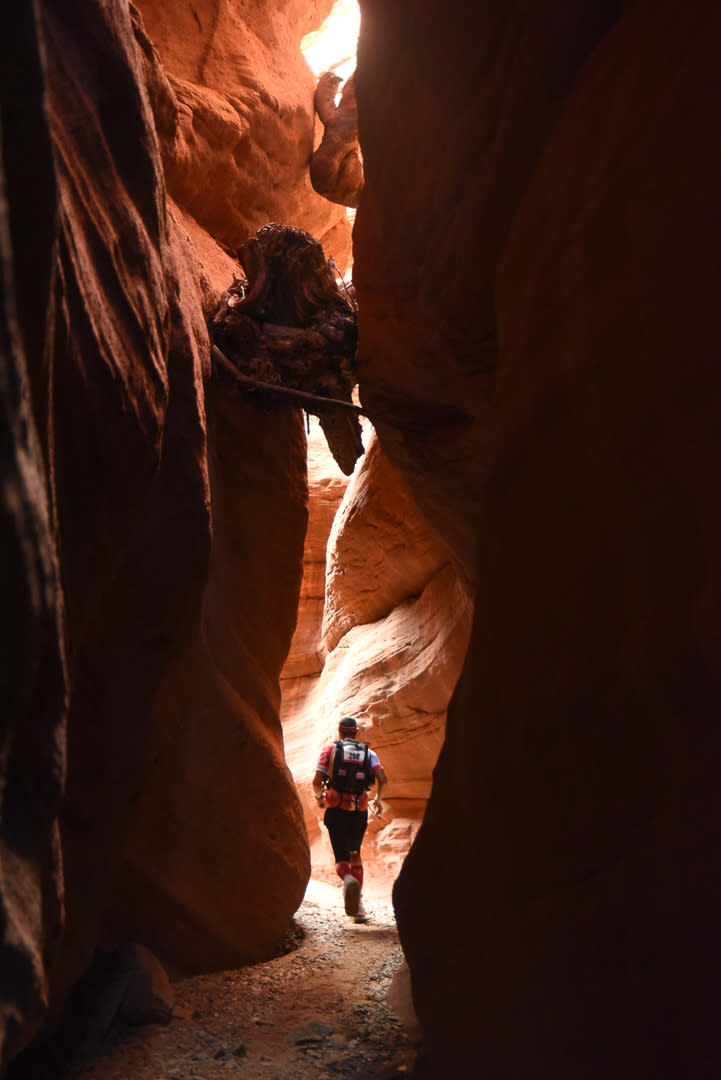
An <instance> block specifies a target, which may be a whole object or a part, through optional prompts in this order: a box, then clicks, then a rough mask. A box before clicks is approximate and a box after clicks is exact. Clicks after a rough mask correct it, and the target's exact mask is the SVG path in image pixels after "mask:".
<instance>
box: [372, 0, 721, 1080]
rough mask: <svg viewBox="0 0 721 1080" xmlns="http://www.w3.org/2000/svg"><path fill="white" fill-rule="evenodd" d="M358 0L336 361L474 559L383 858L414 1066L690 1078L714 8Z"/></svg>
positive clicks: (700, 1017)
mask: <svg viewBox="0 0 721 1080" xmlns="http://www.w3.org/2000/svg"><path fill="white" fill-rule="evenodd" d="M362 14H363V23H362V29H361V41H360V44H359V56H358V67H357V73H356V86H357V95H358V102H359V122H360V135H361V145H362V148H363V155H364V164H365V189H364V195H363V199H362V202H361V206H360V209H359V211H358V217H357V223H356V250H355V260H356V261H355V281H356V285H357V288H358V297H359V308H360V325H359V332H360V341H361V376H360V378H361V392H362V396H363V401H364V403H365V404H366V405H367V406H369V407H370V411H371V415H372V418H373V421H374V423H375V425H376V428H377V431H378V433H379V437H380V441H381V443H382V445H383V447H384V449H385V450H386V453H387V454H388V456H389V457H390V459H391V460H392V461H393V462H394V464H395V465H396V466H397V467H398V468H400V469H401V471H402V472H403V474H404V476H405V478H406V480H407V481H408V483H409V484H410V486H411V488H412V490H413V492H414V494H415V495H416V497H417V499H418V502H419V504H420V505H421V506H422V507H423V509H424V511H425V512H426V514H427V515H428V517H429V519H430V520H431V522H432V523H433V524H434V525H435V527H436V528H437V529H438V531H439V532H440V533H441V535H442V536H443V537H444V538H445V539H446V540H447V541H448V542H449V543H450V544H451V546H452V547H453V549H454V551H456V552H457V554H458V555H459V557H460V558H462V559H463V560H464V561H465V563H466V565H467V566H468V567H469V569H470V572H471V573H472V574H473V576H474V577H475V579H476V581H477V587H478V591H477V598H476V605H475V619H474V631H473V635H472V640H471V644H470V646H469V652H468V659H467V663H466V666H465V669H464V673H463V675H462V677H461V680H460V683H459V686H458V689H457V691H456V694H455V696H454V698H453V700H452V702H451V705H450V708H449V713H448V721H447V729H446V740H445V744H444V747H443V750H442V752H441V756H440V761H439V764H438V766H437V768H436V771H435V774H434V783H433V792H432V795H431V799H430V802H429V806H428V811H427V814H426V818H425V820H424V824H423V826H422V827H421V830H420V833H419V835H418V838H417V840H416V843H415V844H414V846H413V848H412V849H411V852H410V855H409V857H408V859H407V860H406V863H405V866H404V869H403V871H402V873H401V876H400V879H399V881H398V883H397V886H396V889H395V901H396V907H397V916H398V923H399V928H400V931H401V937H402V941H403V945H404V948H405V950H406V953H407V957H408V961H409V964H410V968H411V972H412V980H413V993H414V1000H415V1005H416V1009H417V1011H418V1014H419V1018H420V1021H421V1024H422V1027H423V1032H424V1047H425V1068H426V1074H427V1075H429V1076H433V1077H446V1076H508V1077H521V1076H524V1077H525V1076H531V1075H534V1076H535V1075H540V1074H543V1075H553V1076H557V1077H568V1078H569V1080H579V1078H581V1077H584V1078H591V1077H594V1078H599V1080H600V1078H607V1077H609V1076H622V1077H628V1078H629V1080H630V1078H631V1077H634V1078H636V1077H638V1076H662V1077H668V1078H672V1077H679V1076H694V1077H704V1078H706V1077H708V1078H709V1080H710V1078H711V1077H713V1076H715V1075H717V1074H718V1072H719V1067H720V1066H721V1060H720V1055H719V1048H718V1041H717V1039H716V1035H715V1029H716V1015H717V1013H718V1009H719V1004H720V1002H719V980H718V974H717V973H718V969H719V961H720V960H721V956H720V955H719V952H720V950H719V942H720V941H721V937H720V935H719V932H718V903H717V897H718V895H719V885H720V884H721V872H720V871H721V865H720V857H719V846H718V837H719V826H720V825H721V821H720V820H719V802H718V791H719V785H718V776H717V768H716V763H717V762H718V760H719V750H720V749H721V747H720V746H719V741H720V738H719V724H718V715H719V704H720V687H719V671H721V655H720V653H719V641H720V640H721V639H720V638H719V633H718V611H719V599H720V598H719V576H718V551H719V532H720V530H721V511H720V506H721V504H720V503H719V499H718V493H717V492H718V477H719V475H720V470H719V465H720V464H721V462H720V461H719V447H720V445H721V444H720V443H719V438H718V420H717V418H718V415H719V403H720V402H719V398H720V395H719V389H720V386H719V372H718V363H717V358H718V355H719V344H720V343H719V320H718V317H717V314H718V311H719V309H720V308H721V295H719V286H720V279H719V274H718V257H717V251H716V241H715V237H716V235H717V233H718V229H719V224H721V223H720V222H719V208H720V206H721V203H720V202H719V199H718V191H719V189H720V181H721V176H720V175H719V165H720V164H721V162H720V159H719V154H718V150H717V147H716V140H715V135H714V133H715V131H716V130H717V128H718V125H719V119H720V115H719V114H720V109H721V106H720V103H721V83H720V81H719V66H718V62H717V60H718V58H717V51H718V50H717V44H718V41H719V40H720V39H721V21H720V19H719V13H718V9H717V6H716V5H715V4H712V3H700V4H694V5H692V6H691V7H689V6H686V7H684V6H682V5H678V4H675V3H670V2H664V3H660V4H646V3H642V2H641V3H634V4H619V5H609V4H600V3H582V4H575V5H572V6H569V5H568V4H561V3H553V4H550V5H548V4H546V5H543V7H542V9H541V8H540V7H539V6H538V5H535V4H528V3H522V2H519V3H515V4H513V5H510V6H509V5H507V4H487V5H483V6H482V7H480V8H476V9H475V10H474V12H473V13H471V12H470V11H469V9H468V8H464V9H463V18H461V17H460V9H459V10H458V12H457V16H458V17H456V18H454V17H452V15H453V13H452V12H450V11H449V9H448V6H447V5H446V6H445V7H443V8H441V6H440V5H437V4H435V3H432V2H430V0H428V2H421V3H416V2H414V3H412V4H411V3H399V4H393V5H390V4H380V3H376V2H374V0H365V2H363V3H362ZM411 88H412V89H411ZM399 191H403V199H402V200H400V201H399V199H398V193H399ZM381 250H382V251H383V258H382V259H380V258H379V257H378V253H379V251H381ZM409 395H410V406H411V407H410V408H408V407H407V404H408V402H409Z"/></svg>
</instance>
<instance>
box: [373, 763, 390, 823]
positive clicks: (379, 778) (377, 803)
mask: <svg viewBox="0 0 721 1080" xmlns="http://www.w3.org/2000/svg"><path fill="white" fill-rule="evenodd" d="M374 775H375V778H376V784H377V785H378V787H377V789H376V793H375V798H374V799H373V802H372V804H371V805H372V807H373V811H374V813H376V814H378V815H380V814H382V813H383V803H382V802H381V792H382V791H383V788H384V787H385V785H386V784H387V783H388V778H387V777H386V774H385V772H384V771H383V769H378V770H377V772H376V773H375V774H374Z"/></svg>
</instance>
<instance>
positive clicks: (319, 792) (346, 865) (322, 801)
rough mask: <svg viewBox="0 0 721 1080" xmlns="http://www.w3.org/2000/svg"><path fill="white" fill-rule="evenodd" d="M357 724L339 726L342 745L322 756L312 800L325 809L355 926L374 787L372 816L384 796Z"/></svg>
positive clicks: (345, 721) (347, 721) (374, 759)
mask: <svg viewBox="0 0 721 1080" xmlns="http://www.w3.org/2000/svg"><path fill="white" fill-rule="evenodd" d="M357 734H358V724H357V723H356V721H355V719H354V718H353V717H352V716H344V717H343V718H342V720H341V721H340V723H339V724H338V736H339V737H338V739H337V740H336V742H335V743H331V744H330V745H328V746H324V747H323V749H322V750H321V754H320V758H319V759H318V765H317V767H316V772H315V776H314V777H313V794H314V795H315V798H316V800H317V802H318V805H319V806H320V807H325V814H324V815H323V821H324V824H325V826H326V828H327V829H328V835H329V836H330V842H331V846H332V848H333V855H334V856H335V869H336V873H337V874H338V877H339V878H340V879H341V881H342V882H343V902H344V905H345V911H346V915H352V916H353V917H354V918H355V919H356V921H359V920H363V919H365V917H366V912H365V908H364V905H363V901H362V899H361V891H362V889H363V861H362V859H361V854H360V849H361V844H362V842H363V836H364V834H365V831H366V828H367V826H368V789H369V787H371V786H372V785H373V784H374V783H377V784H378V790H377V792H376V795H375V798H374V799H373V803H372V806H373V812H374V813H375V814H376V815H378V816H380V814H381V813H382V812H383V803H382V802H381V792H382V790H383V787H384V786H385V784H386V782H387V780H386V774H385V772H384V770H383V766H382V765H381V763H380V761H379V759H378V755H377V754H376V753H375V751H374V750H371V748H370V747H369V746H368V744H367V743H363V742H359V741H358V740H357V739H356V736H357Z"/></svg>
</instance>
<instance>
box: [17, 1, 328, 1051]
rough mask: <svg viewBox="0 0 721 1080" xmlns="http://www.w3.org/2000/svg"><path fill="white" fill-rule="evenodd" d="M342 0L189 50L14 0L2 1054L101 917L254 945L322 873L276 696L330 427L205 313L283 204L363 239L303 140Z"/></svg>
mask: <svg viewBox="0 0 721 1080" xmlns="http://www.w3.org/2000/svg"><path fill="white" fill-rule="evenodd" d="M329 6H330V5H329V4H319V5H312V4H311V5H306V4H300V5H299V4H295V5H291V4H281V3H279V4H277V5H263V7H262V8H261V7H259V6H254V7H253V9H252V12H251V13H250V14H249V16H248V18H247V20H244V19H243V18H242V17H241V16H240V15H239V14H238V13H237V12H236V11H235V8H231V7H230V6H229V5H224V4H217V5H215V6H210V5H208V6H207V8H203V9H202V10H201V9H200V8H198V10H197V11H196V13H195V15H194V16H193V14H192V10H191V8H190V5H188V6H187V7H186V8H183V7H182V6H176V9H175V15H176V16H177V18H178V19H179V22H180V23H182V24H183V26H185V22H186V21H187V20H188V19H190V21H191V23H192V22H198V23H200V24H202V25H201V26H200V28H199V30H198V35H199V37H198V40H196V39H195V38H194V37H193V35H192V34H191V33H190V32H189V31H187V27H186V31H187V32H184V36H183V48H182V49H180V50H178V49H174V48H173V46H172V41H170V40H168V39H166V38H164V37H163V34H162V33H161V31H162V26H158V27H156V28H157V29H158V37H159V42H158V46H157V48H156V47H155V45H154V44H153V43H152V42H151V40H150V38H149V37H148V35H147V33H146V31H145V30H144V29H143V27H142V25H141V22H140V20H139V16H138V15H137V12H135V11H134V10H133V9H129V8H128V6H127V4H125V3H123V2H122V0H112V2H111V3H109V4H106V3H104V4H99V3H98V4H95V3H90V4H88V3H85V4H82V5H80V4H70V5H65V4H64V5H60V4H56V3H54V2H51V0H48V2H46V3H39V4H37V5H36V6H29V7H28V9H27V10H24V7H25V6H23V10H22V11H20V10H17V11H16V10H13V11H12V12H11V11H9V10H7V11H4V12H3V27H2V28H3V30H4V31H5V33H3V35H2V48H3V53H4V56H3V79H2V121H3V124H2V129H3V176H4V182H3V188H2V210H3V215H2V225H3V230H4V231H3V235H2V237H0V240H1V241H2V250H3V274H4V289H3V309H2V310H3V323H2V325H3V344H2V361H3V368H2V370H3V382H2V400H3V408H4V410H5V415H6V417H7V419H8V429H7V435H5V434H4V436H3V438H4V444H3V471H4V476H5V477H6V480H7V484H6V487H5V489H4V490H5V492H6V493H8V498H7V499H4V501H3V531H4V537H5V535H6V534H7V536H8V538H9V547H8V551H9V552H10V553H11V554H12V559H11V560H10V561H9V562H8V564H7V569H6V567H5V565H4V567H3V575H4V580H3V584H4V586H7V589H6V591H5V592H4V595H5V597H6V602H7V603H6V611H5V613H6V619H5V621H4V629H3V634H4V635H5V637H6V639H7V640H8V643H12V651H11V652H10V654H9V657H10V665H9V666H8V668H7V672H8V676H7V679H5V676H4V684H5V683H6V684H7V694H8V697H7V700H8V701H9V702H10V709H9V712H8V714H7V716H8V719H7V723H8V727H7V729H4V732H5V730H6V731H7V736H6V735H5V733H4V734H3V740H4V741H3V746H4V750H3V759H2V760H3V783H2V804H1V805H2V851H1V859H2V867H1V869H2V874H1V876H0V903H1V904H2V911H3V916H4V917H3V920H2V943H1V945H0V955H1V956H2V961H3V963H2V976H1V977H0V1017H1V1018H2V1027H1V1028H0V1037H1V1038H2V1058H1V1060H2V1061H3V1062H5V1061H6V1060H8V1059H9V1058H10V1057H11V1056H13V1055H14V1054H16V1053H17V1052H18V1050H19V1049H21V1048H22V1046H23V1045H24V1044H25V1043H27V1042H28V1040H29V1039H31V1038H32V1037H33V1035H34V1034H35V1033H36V1032H37V1031H38V1029H39V1028H40V1026H41V1025H42V1023H43V1019H44V1017H45V1016H46V1014H47V1012H48V1009H49V1010H50V1016H51V1019H52V1020H53V1022H54V1021H55V1020H56V1019H57V1017H58V1014H59V1012H60V1009H61V1006H62V1003H63V1000H64V998H65V995H66V994H67V992H68V991H69V989H70V988H71V986H72V985H73V984H74V983H75V981H76V980H77V979H78V977H79V976H81V975H82V973H83V971H84V970H85V968H86V967H87V965H88V963H89V962H90V959H91V957H92V954H93V951H94V949H95V947H96V946H97V945H98V944H100V945H102V946H103V947H105V948H110V947H113V946H114V945H115V944H119V943H122V942H124V941H126V940H129V939H132V940H136V941H140V942H142V943H143V944H145V945H148V946H150V947H151V948H152V949H154V950H155V951H156V952H157V953H158V955H159V956H160V957H161V959H163V960H164V962H165V963H166V964H167V965H168V966H169V967H170V968H171V970H174V971H187V970H202V969H207V968H211V967H218V966H223V965H227V964H238V963H242V962H246V961H248V960H255V959H259V958H261V957H262V956H265V955H268V954H269V952H271V951H272V950H273V948H274V947H275V945H276V944H277V942H278V940H279V938H280V937H281V936H282V934H283V932H284V930H285V929H286V927H287V925H288V923H289V920H290V918H291V916H292V913H293V911H294V910H295V908H296V907H297V905H298V903H299V902H300V899H301V897H302V894H303V890H304V888H305V884H306V881H307V877H308V873H309V857H308V844H307V837H306V834H305V829H304V825H303V817H302V812H301V808H300V803H299V801H298V798H297V795H296V793H295V788H294V785H293V782H292V778H291V775H290V773H289V771H288V769H287V766H286V764H285V761H284V757H283V747H282V732H281V728H280V722H279V718H278V710H279V704H280V692H279V685H278V677H279V673H280V669H281V667H282V663H283V660H284V658H285V655H286V653H287V650H288V647H289V643H290V638H291V635H292V631H293V627H294V624H295V617H296V606H297V598H298V591H299V587H300V579H301V571H302V548H303V537H304V532H305V527H306V520H307V490H306V465H305V437H304V433H303V429H302V425H301V422H300V418H299V417H298V416H297V415H296V414H294V413H280V414H275V415H273V416H269V415H262V414H260V413H258V412H257V411H256V410H255V409H253V408H252V407H251V406H250V405H248V404H246V403H244V402H243V401H242V399H241V398H239V397H238V395H237V394H236V393H235V392H234V391H233V390H232V388H231V387H228V386H226V385H222V384H220V383H218V384H216V382H215V381H214V379H213V378H212V373H211V367H210V356H209V341H208V335H207V329H206V319H207V317H208V315H209V313H210V311H211V310H212V308H213V305H214V303H215V302H216V301H217V298H218V296H219V293H220V290H221V289H222V288H224V287H226V286H227V285H228V284H230V282H231V280H232V276H233V273H234V272H235V273H237V272H238V264H237V263H235V262H234V261H233V260H232V259H231V258H230V257H229V256H228V253H227V250H226V248H227V247H228V245H232V244H234V243H235V242H236V241H239V240H245V239H246V237H247V235H248V232H250V231H253V230H254V229H255V228H256V226H257V224H260V223H263V222H264V221H267V220H268V219H269V218H272V217H278V218H280V219H281V220H284V221H288V220H291V222H292V223H294V224H298V225H300V226H304V227H305V226H309V227H311V228H312V229H313V230H314V231H315V232H316V233H318V234H320V235H323V236H324V237H331V236H332V234H333V235H335V236H336V237H337V238H338V241H337V242H338V249H337V256H338V258H339V259H340V258H342V257H343V251H344V250H347V226H346V225H344V224H343V222H341V228H340V230H338V229H336V225H338V222H339V216H342V209H341V208H339V207H335V206H333V205H332V204H330V203H327V202H325V201H324V200H322V199H320V198H319V197H318V196H316V195H315V193H314V192H313V191H312V189H311V188H310V185H309V183H308V181H307V175H306V172H305V171H304V168H303V155H305V154H306V153H307V154H308V156H309V154H310V150H309V148H312V145H313V140H314V115H313V91H314V79H313V76H312V74H311V73H310V71H309V69H308V68H307V67H304V66H303V62H302V61H301V60H300V59H299V43H300V39H301V37H302V35H303V34H304V33H305V32H306V31H307V30H308V29H312V28H313V27H314V26H315V25H317V24H318V22H319V21H320V19H321V17H322V15H323V14H324V13H325V11H326V10H327V8H328V7H329ZM196 7H197V5H196ZM146 15H147V18H148V27H149V28H152V27H153V26H155V24H156V23H157V21H158V12H157V11H155V10H154V9H153V7H152V5H150V4H149V5H148V10H147V12H146ZM161 21H162V20H161ZM208 26H210V28H211V31H210V32H208V33H206V31H207V30H208ZM213 28H214V29H213ZM201 31H202V32H201ZM216 31H217V33H216ZM221 31H222V33H221ZM214 41H215V43H216V45H217V46H218V49H219V51H220V53H221V54H222V57H223V58H224V61H223V62H225V64H226V67H225V68H223V64H222V62H221V57H220V56H219V55H218V53H217V52H215V51H214V45H213V42H214ZM164 46H167V49H168V68H167V69H166V68H164V67H163V60H162V59H161V52H162V49H163V47H164ZM196 46H197V49H196V51H197V50H200V52H202V53H203V55H204V56H205V59H206V61H208V63H209V64H210V68H211V70H212V71H214V72H216V73H218V72H219V71H221V70H222V71H223V81H224V87H225V93H226V94H227V95H228V98H227V99H226V98H223V96H222V94H221V93H220V92H219V91H215V90H213V87H212V85H211V84H210V83H209V82H208V81H207V80H206V82H204V83H201V82H197V81H196V82H193V80H194V79H195V80H198V79H200V77H201V75H202V72H201V70H200V68H202V64H201V65H200V67H198V64H196V63H195V60H197V56H196V57H195V59H194V60H193V64H191V65H190V67H188V68H187V70H186V69H182V70H180V69H181V68H182V63H181V59H182V58H181V57H180V56H179V52H180V53H183V50H185V49H189V50H190V51H191V52H192V50H193V49H194V48H196ZM268 50H270V53H268ZM271 54H272V64H271V63H270V59H269V55H271ZM183 55H184V53H183ZM40 57H42V61H41V59H40ZM176 60H177V63H178V69H179V71H180V73H179V74H178V75H177V76H176V75H174V74H173V73H172V72H173V70H174V68H173V64H174V62H175V61H176ZM193 65H195V66H193ZM169 72H170V73H169ZM173 80H175V81H173ZM181 83H182V85H181ZM281 88H282V90H283V93H282V94H281V93H280V90H281ZM230 98H232V99H233V104H232V105H230V104H229V103H228V102H229V99H230ZM193 103H194V104H193ZM236 108H237V116H241V117H242V124H241V127H242V128H243V130H242V131H240V132H236V134H237V138H236V140H235V142H232V140H229V138H228V123H229V119H228V116H229V110H232V109H236ZM237 116H236V119H237ZM232 123H236V121H235V120H233V121H232ZM238 123H240V121H238ZM243 125H244V126H243ZM231 126H232V124H231ZM196 138H197V140H199V142H197V143H195V142H193V139H196ZM263 160H265V161H266V165H267V167H266V168H265V171H264V172H263V171H259V164H258V163H259V161H263ZM166 169H167V173H168V177H167V178H166ZM171 177H172V179H169V178H171ZM221 180H222V182H221ZM169 185H170V187H171V189H172V192H173V194H174V195H175V197H176V200H177V201H175V202H172V201H171V200H170V199H169V197H168V186H169ZM224 200H225V201H227V200H231V201H233V200H235V203H234V205H235V206H236V211H235V214H234V216H233V218H232V220H228V219H227V218H226V217H225V216H224V214H222V213H220V212H219V210H218V207H219V205H220V204H222V203H223V202H224ZM218 214H219V217H218ZM214 215H216V216H215V217H214ZM221 219H222V220H223V221H225V224H226V228H225V230H224V231H223V230H219V235H218V237H217V238H215V237H213V236H211V234H210V232H209V231H208V230H209V229H211V228H214V227H215V225H216V224H217V220H221ZM344 236H345V239H344ZM344 244H345V248H344ZM222 245H225V247H223V246H222ZM258 461H262V463H263V467H262V469H261V470H258V468H257V467H256V466H257V463H258ZM13 657H15V658H16V659H15V660H13ZM3 664H5V661H3Z"/></svg>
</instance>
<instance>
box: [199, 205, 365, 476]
mask: <svg viewBox="0 0 721 1080" xmlns="http://www.w3.org/2000/svg"><path fill="white" fill-rule="evenodd" d="M238 258H239V260H240V262H241V264H242V266H243V268H244V270H245V275H246V277H245V280H241V279H238V280H236V281H235V282H234V284H233V285H232V286H231V288H230V289H228V290H227V291H226V292H225V293H224V294H223V297H222V300H221V303H220V305H219V307H218V309H217V311H216V312H215V314H214V316H213V318H212V319H211V321H210V332H211V335H212V337H213V340H214V342H215V345H216V346H217V347H218V348H219V349H220V350H221V352H222V353H223V354H224V356H225V357H227V358H228V359H230V360H231V361H232V363H233V364H234V365H235V367H236V368H237V369H238V370H239V371H240V372H241V373H242V376H244V377H245V379H244V381H243V383H242V385H243V386H244V387H245V389H246V391H250V394H249V397H250V399H251V400H254V401H255V402H256V403H258V404H259V405H260V406H261V407H265V408H269V407H273V405H275V406H276V407H278V406H281V405H282V404H285V403H291V402H292V401H293V400H294V399H293V395H292V394H288V393H287V391H288V390H289V389H294V390H298V391H301V392H303V396H302V397H301V396H299V397H298V398H297V399H295V400H296V401H297V402H298V403H300V404H303V407H304V408H305V409H306V411H307V412H315V413H316V414H317V415H318V418H319V420H320V424H321V427H322V428H323V432H324V434H325V436H326V438H327V440H328V446H329V448H330V450H331V453H332V454H333V456H334V458H335V459H336V461H337V462H338V465H339V466H340V468H341V469H342V470H343V472H344V473H346V475H350V473H352V472H353V469H354V467H355V463H356V461H357V460H358V458H359V457H360V455H361V454H362V453H363V440H362V438H361V429H360V423H359V421H358V415H357V412H358V411H359V410H357V409H356V407H355V406H353V403H352V394H353V388H354V386H355V384H356V381H357V377H356V352H357V345H358V331H357V326H356V308H355V304H354V301H353V299H352V295H351V290H350V288H349V287H348V286H346V285H345V284H344V283H343V282H341V284H340V285H338V284H337V283H336V280H335V275H334V272H333V270H332V268H331V266H330V265H329V263H328V262H327V261H326V258H325V255H324V253H323V248H322V247H321V245H320V244H319V243H318V241H317V240H315V239H314V238H313V237H312V236H310V235H309V234H308V233H306V232H304V231H303V230H302V229H296V228H292V227H291V226H287V225H276V224H271V225H266V226H264V227H263V228H261V229H259V230H258V232H257V233H256V235H255V236H253V237H251V238H250V239H249V240H248V241H247V242H246V243H245V244H244V245H243V246H242V247H241V248H240V249H239V251H238ZM217 359H218V361H219V362H220V368H219V371H220V372H223V371H225V370H227V369H228V365H227V363H224V362H223V357H222V356H220V357H218V358H217ZM231 373H232V371H231ZM273 384H276V385H277V386H278V387H279V388H280V393H276V394H275V395H274V394H273ZM338 403H340V404H341V406H342V405H345V406H348V407H347V408H342V407H338Z"/></svg>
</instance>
